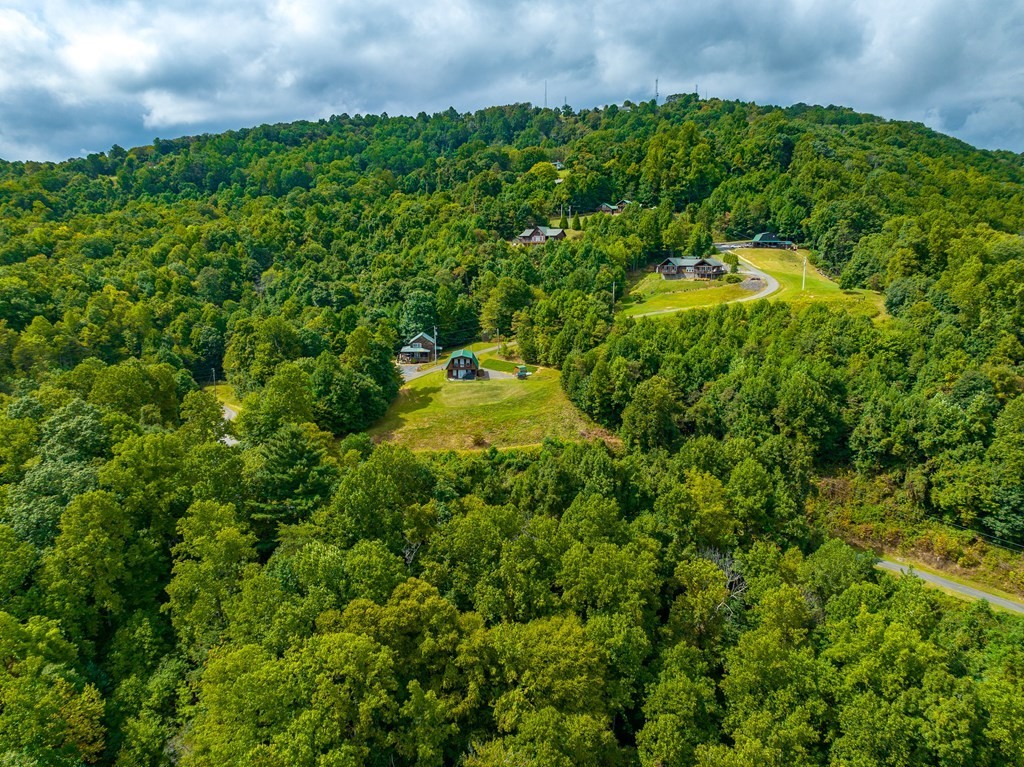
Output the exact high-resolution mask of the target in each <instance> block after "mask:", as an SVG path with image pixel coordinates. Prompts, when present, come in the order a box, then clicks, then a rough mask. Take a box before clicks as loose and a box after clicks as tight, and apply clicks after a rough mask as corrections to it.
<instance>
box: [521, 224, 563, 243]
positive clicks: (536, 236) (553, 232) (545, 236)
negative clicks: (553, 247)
mask: <svg viewBox="0 0 1024 767" xmlns="http://www.w3.org/2000/svg"><path fill="white" fill-rule="evenodd" d="M564 239H565V230H564V229H555V228H553V227H549V226H531V227H530V228H529V229H524V230H523V231H522V233H521V234H520V235H519V236H518V237H516V238H515V239H514V240H512V244H513V245H543V244H544V243H545V242H547V241H548V240H564Z"/></svg>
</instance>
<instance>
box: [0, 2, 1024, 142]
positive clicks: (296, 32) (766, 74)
mask: <svg viewBox="0 0 1024 767" xmlns="http://www.w3.org/2000/svg"><path fill="white" fill-rule="evenodd" d="M1021 40H1024V0H955V1H954V0H904V2H898V0H827V1H825V0H705V1H704V2H701V1H700V0H689V2H687V0H671V1H669V2H660V1H657V0H655V1H654V2H644V1H643V0H639V1H638V2H621V0H620V1H617V2H612V1H610V0H590V2H578V1H577V2H569V1H568V0H550V1H549V2H520V1H519V0H500V1H499V0H416V1H415V2H412V1H411V0H363V1H362V2H351V1H350V0H340V1H336V2H326V1H325V0H249V1H248V2H245V3H242V2H237V0H236V1H235V2H228V1H227V0H202V2H198V1H197V0H179V1H178V2H175V3H166V2H156V1H153V0H151V1H150V2H146V3H139V2H127V1H125V0H74V1H73V2H69V1H67V0H31V1H24V0H0V158H3V159H6V160H29V159H32V160H61V159H65V158H67V157H72V156H79V155H84V154H88V153H90V152H100V151H106V150H107V149H109V148H110V147H111V146H112V145H114V144H118V145H120V146H123V147H125V148H130V147H133V146H139V145H142V144H149V143H151V142H152V140H153V139H154V138H155V137H159V138H174V137H176V136H182V135H190V134H196V133H206V132H220V131H224V130H230V129H234V128H242V127H248V126H253V125H259V124H261V123H268V122H269V123H273V122H287V121H292V120H300V119H311V120H315V119H319V118H322V117H329V116H330V115H332V114H342V113H349V114H356V113H378V114H379V113H381V112H387V113H388V114H391V115H397V114H411V115H415V114H417V113H419V112H421V111H424V112H427V113H428V114H429V113H433V112H437V111H441V110H444V109H447V108H448V107H449V106H453V107H455V109H457V110H458V111H460V112H466V111H472V110H475V109H479V108H483V107H487V106H494V105H500V104H510V103H516V102H523V101H529V102H532V103H534V104H537V105H542V104H543V103H544V88H545V81H546V82H547V94H548V95H547V99H548V104H549V105H551V106H557V105H561V104H562V103H563V102H567V103H568V104H569V105H570V106H573V107H575V108H577V109H578V108H584V107H593V106H602V105H605V104H611V103H621V102H623V101H625V100H627V99H628V100H632V101H640V100H647V99H650V98H653V97H654V87H655V79H656V78H657V79H658V80H659V92H660V94H661V96H662V98H664V97H665V96H666V95H669V94H672V93H692V92H694V90H695V88H699V92H700V94H701V95H702V96H711V97H718V98H722V99H739V100H741V101H755V102H758V103H762V104H779V105H789V104H794V103H799V102H804V103H808V104H839V105H843V106H849V107H852V108H854V109H856V110H857V111H861V112H871V113H874V114H878V115H882V116H883V117H887V118H892V119H902V120H915V121H918V122H923V123H925V124H926V125H928V126H930V127H932V128H935V129H936V130H939V131H942V132H943V133H948V134H951V135H953V136H956V137H958V138H960V139H963V140H964V141H967V142H969V143H971V144H973V145H975V146H978V147H983V148H988V149H1009V150H1012V151H1014V152H1024V56H1021V55H1020V46H1021V43H1020V41H1021Z"/></svg>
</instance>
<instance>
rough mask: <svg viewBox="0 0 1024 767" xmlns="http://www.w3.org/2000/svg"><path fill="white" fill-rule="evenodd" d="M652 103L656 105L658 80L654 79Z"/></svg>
mask: <svg viewBox="0 0 1024 767" xmlns="http://www.w3.org/2000/svg"><path fill="white" fill-rule="evenodd" d="M654 103H655V104H657V103H658V78H657V77H655V78H654Z"/></svg>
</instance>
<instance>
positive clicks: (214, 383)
mask: <svg viewBox="0 0 1024 767" xmlns="http://www.w3.org/2000/svg"><path fill="white" fill-rule="evenodd" d="M210 370H211V371H212V372H213V385H214V386H216V385H217V368H215V367H213V368H210Z"/></svg>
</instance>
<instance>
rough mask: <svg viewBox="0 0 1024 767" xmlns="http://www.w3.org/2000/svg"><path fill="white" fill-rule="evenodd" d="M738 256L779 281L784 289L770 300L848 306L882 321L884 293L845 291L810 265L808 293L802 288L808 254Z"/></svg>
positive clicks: (745, 252)
mask: <svg viewBox="0 0 1024 767" xmlns="http://www.w3.org/2000/svg"><path fill="white" fill-rule="evenodd" d="M733 253H735V254H736V255H737V256H739V257H740V258H741V259H742V260H743V261H746V262H747V263H749V264H750V265H752V266H754V267H756V268H758V269H760V270H762V271H765V272H768V273H769V274H770V275H772V276H773V277H774V278H775V279H777V280H778V281H779V284H780V285H781V288H780V289H779V290H777V291H776V292H775V293H773V294H772V295H771V296H770V297H769V299H768V300H771V301H787V302H789V303H791V304H793V305H795V306H805V305H807V304H810V303H817V302H822V301H824V302H828V303H839V304H844V305H845V306H847V307H848V308H849V309H850V311H852V312H856V313H858V314H864V315H866V316H868V317H876V318H882V317H884V316H885V306H884V304H883V297H882V294H881V293H876V292H875V291H872V290H861V289H857V290H843V289H842V288H840V287H839V285H838V284H837V283H835V282H833V281H832V280H830V279H829V278H828V277H826V276H825V275H824V274H822V273H821V272H819V271H818V270H817V268H816V267H815V266H814V265H813V264H812V263H811V262H810V261H808V262H807V289H806V290H804V289H803V288H802V281H803V268H804V257H805V256H807V255H809V254H808V252H807V251H806V250H797V251H793V250H777V249H775V248H739V249H737V250H734V251H733Z"/></svg>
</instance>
